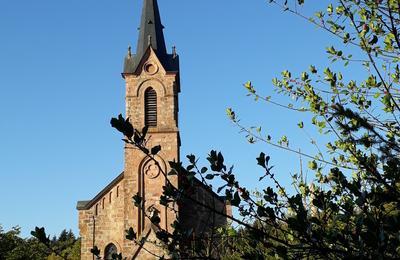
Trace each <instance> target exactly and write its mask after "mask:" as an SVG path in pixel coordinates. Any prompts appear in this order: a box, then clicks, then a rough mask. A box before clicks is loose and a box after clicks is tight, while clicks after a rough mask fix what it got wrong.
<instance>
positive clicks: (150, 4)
mask: <svg viewBox="0 0 400 260" xmlns="http://www.w3.org/2000/svg"><path fill="white" fill-rule="evenodd" d="M163 29H164V26H163V25H162V24H161V18H160V11H159V9H158V4H157V0H144V2H143V11H142V21H141V24H140V33H139V40H138V45H137V50H136V56H138V57H140V58H141V57H142V56H143V55H144V53H145V52H146V50H147V48H148V47H149V45H151V47H153V49H154V50H155V51H156V53H157V55H158V56H159V57H163V56H165V55H166V54H167V49H166V47H165V40H164V33H163Z"/></svg>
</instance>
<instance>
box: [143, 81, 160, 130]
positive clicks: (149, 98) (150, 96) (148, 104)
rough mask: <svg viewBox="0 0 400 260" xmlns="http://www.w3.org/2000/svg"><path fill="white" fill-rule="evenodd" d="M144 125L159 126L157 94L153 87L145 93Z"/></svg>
mask: <svg viewBox="0 0 400 260" xmlns="http://www.w3.org/2000/svg"><path fill="white" fill-rule="evenodd" d="M144 124H145V125H146V126H149V127H156V126H157V93H156V91H155V90H154V89H153V88H152V87H150V88H148V89H146V91H145V93H144Z"/></svg>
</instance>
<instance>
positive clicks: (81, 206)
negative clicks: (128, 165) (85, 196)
mask: <svg viewBox="0 0 400 260" xmlns="http://www.w3.org/2000/svg"><path fill="white" fill-rule="evenodd" d="M123 178H124V172H122V173H121V174H120V175H118V176H117V177H116V178H115V179H114V180H113V181H112V182H110V184H108V185H107V187H105V188H104V189H103V190H102V191H100V192H99V194H97V195H96V196H95V197H94V198H93V199H92V200H84V201H78V203H77V205H76V209H77V210H88V209H90V208H91V207H92V206H93V205H94V204H96V203H97V201H98V200H100V199H101V198H102V197H104V195H106V194H107V193H108V192H109V191H110V190H111V189H112V188H114V186H115V185H116V184H117V183H119V182H120V181H121V180H122V179H123Z"/></svg>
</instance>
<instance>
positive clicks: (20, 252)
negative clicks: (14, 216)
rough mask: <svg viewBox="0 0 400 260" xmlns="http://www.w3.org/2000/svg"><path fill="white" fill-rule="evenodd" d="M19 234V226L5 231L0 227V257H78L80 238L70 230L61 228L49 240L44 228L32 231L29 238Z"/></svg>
mask: <svg viewBox="0 0 400 260" xmlns="http://www.w3.org/2000/svg"><path fill="white" fill-rule="evenodd" d="M20 234H21V230H20V228H19V227H14V228H12V229H11V230H9V231H7V232H5V231H4V230H3V229H2V228H1V227H0V259H2V260H3V259H4V260H19V259H33V260H34V259H37V260H42V259H48V260H60V259H68V260H78V259H80V240H79V239H76V238H75V236H74V235H73V233H72V232H71V231H66V230H63V231H62V232H61V233H60V235H59V236H58V237H53V238H52V239H51V240H50V239H49V238H48V237H46V235H45V232H44V229H39V228H36V230H35V231H33V234H34V235H33V237H31V238H26V239H24V238H21V237H20ZM36 235H37V236H36Z"/></svg>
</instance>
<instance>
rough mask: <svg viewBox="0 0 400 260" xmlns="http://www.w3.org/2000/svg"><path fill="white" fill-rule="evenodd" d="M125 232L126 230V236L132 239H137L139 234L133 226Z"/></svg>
mask: <svg viewBox="0 0 400 260" xmlns="http://www.w3.org/2000/svg"><path fill="white" fill-rule="evenodd" d="M125 232H126V236H125V238H126V239H128V240H131V241H133V240H135V239H136V237H137V234H136V232H135V231H134V230H133V228H129V230H126V231H125Z"/></svg>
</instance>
